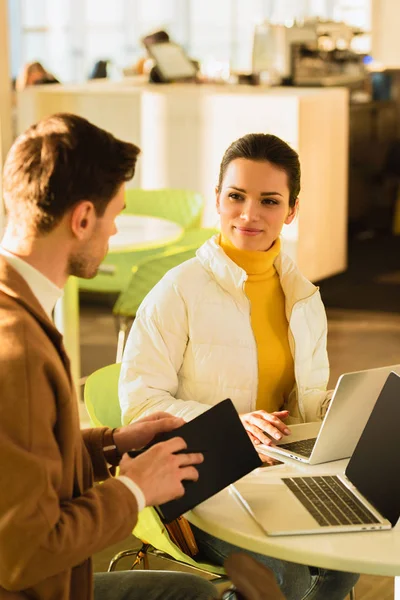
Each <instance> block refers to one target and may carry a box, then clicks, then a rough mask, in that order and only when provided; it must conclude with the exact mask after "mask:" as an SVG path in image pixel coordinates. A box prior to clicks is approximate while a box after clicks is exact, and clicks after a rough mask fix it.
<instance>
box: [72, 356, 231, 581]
mask: <svg viewBox="0 0 400 600" xmlns="http://www.w3.org/2000/svg"><path fill="white" fill-rule="evenodd" d="M120 368H121V365H119V364H115V365H109V366H107V367H104V368H102V369H99V370H98V371H95V372H94V373H92V374H91V375H89V377H88V379H87V381H86V385H85V390H84V399H85V405H86V409H87V411H88V413H89V417H90V421H91V424H92V425H93V426H96V427H102V426H103V427H104V426H107V427H112V428H114V427H119V426H120V425H121V410H120V406H119V401H118V380H119V373H120ZM133 534H134V535H135V536H136V537H137V538H139V539H140V540H142V546H141V548H140V549H139V550H124V551H123V552H120V553H118V554H117V555H116V556H115V557H114V558H113V559H112V561H111V563H110V565H109V568H108V570H109V571H113V570H115V568H116V565H117V563H118V561H119V560H120V559H121V558H124V557H126V556H134V557H135V560H134V562H133V565H132V568H134V567H135V566H137V565H138V564H140V562H142V561H143V563H144V567H145V568H146V569H148V568H149V566H148V555H151V554H153V555H156V556H160V557H162V558H165V559H167V560H173V561H175V562H178V563H180V564H183V565H185V566H190V567H192V568H194V569H197V570H200V571H205V572H207V573H212V574H214V575H217V576H218V579H219V578H220V577H221V576H223V575H224V574H225V571H224V569H223V568H222V567H218V566H216V565H212V564H210V563H207V562H197V561H196V560H194V559H193V558H191V557H189V556H187V555H186V554H184V553H183V552H182V551H181V550H180V549H179V548H178V546H176V545H175V544H174V543H173V542H172V540H171V538H170V537H169V535H168V532H167V530H166V529H165V526H164V525H163V523H162V521H161V519H160V517H159V516H158V513H157V512H156V510H155V509H154V508H151V507H147V508H145V509H144V510H143V511H142V512H141V513H140V514H139V519H138V522H137V524H136V527H135V529H134V530H133ZM143 540H146V541H143Z"/></svg>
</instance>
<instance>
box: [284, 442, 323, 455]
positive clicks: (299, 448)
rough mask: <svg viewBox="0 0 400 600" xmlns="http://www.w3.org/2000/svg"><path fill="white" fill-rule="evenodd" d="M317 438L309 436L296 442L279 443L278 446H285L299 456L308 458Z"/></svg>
mask: <svg viewBox="0 0 400 600" xmlns="http://www.w3.org/2000/svg"><path fill="white" fill-rule="evenodd" d="M316 441H317V438H310V439H308V440H299V441H297V442H289V443H288V444H279V446H278V448H285V450H290V451H291V452H296V454H300V456H306V457H307V458H309V457H310V456H311V453H312V451H313V448H314V446H315V442H316Z"/></svg>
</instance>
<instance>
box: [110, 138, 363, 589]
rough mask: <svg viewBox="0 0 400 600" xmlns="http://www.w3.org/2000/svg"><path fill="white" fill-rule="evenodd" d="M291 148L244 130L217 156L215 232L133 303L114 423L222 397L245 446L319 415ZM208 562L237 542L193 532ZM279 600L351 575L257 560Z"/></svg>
mask: <svg viewBox="0 0 400 600" xmlns="http://www.w3.org/2000/svg"><path fill="white" fill-rule="evenodd" d="M299 192H300V164H299V158H298V155H297V153H296V152H295V151H294V150H292V149H291V148H290V147H289V146H288V145H287V144H286V143H285V142H283V141H282V140H280V139H279V138H277V137H276V136H273V135H268V134H249V135H246V136H244V137H242V138H240V139H239V140H237V141H236V142H234V143H233V144H232V145H231V146H230V147H229V148H228V150H227V151H226V152H225V155H224V157H223V159H222V163H221V168H220V174H219V180H218V185H217V187H216V204H217V210H218V213H219V215H220V222H221V235H220V236H216V237H214V238H212V239H210V240H208V241H207V242H206V243H205V244H204V245H203V246H202V247H201V248H200V249H199V250H198V252H197V255H196V258H194V259H192V260H189V261H187V262H185V263H183V264H182V265H180V266H178V267H176V268H175V269H172V270H171V271H170V272H169V273H167V274H166V275H165V277H164V278H163V279H162V280H161V281H160V282H159V283H158V284H157V285H156V286H155V288H154V289H153V290H152V291H151V292H150V294H149V295H148V296H147V298H146V299H145V300H144V301H143V303H142V306H141V307H140V309H139V311H138V314H137V317H136V320H135V322H134V324H133V327H132V330H131V332H130V335H129V338H128V341H127V345H126V349H125V353H124V359H123V363H122V368H121V379H120V402H121V408H122V413H123V418H124V422H130V421H132V420H133V419H136V418H138V417H139V416H144V415H147V414H150V413H151V412H153V411H155V410H164V411H168V412H170V413H172V414H174V415H177V416H180V417H183V418H184V419H186V420H190V419H192V418H193V417H195V416H197V415H198V414H200V413H202V412H203V411H204V410H207V408H209V406H210V405H213V404H216V403H217V402H219V401H221V400H223V399H224V398H227V397H229V398H231V399H232V401H233V402H234V404H235V406H236V409H237V411H238V413H239V415H240V417H241V419H242V422H243V425H244V427H245V428H246V430H247V431H248V433H249V435H250V437H251V439H252V440H253V442H254V444H255V445H256V446H257V445H258V444H260V443H261V442H262V443H264V444H267V445H269V444H271V440H272V439H276V440H279V439H281V438H282V437H283V436H285V435H288V434H289V433H290V429H289V427H288V424H289V423H299V422H307V421H315V420H318V419H321V418H322V417H323V416H324V414H325V411H326V408H327V405H328V403H329V395H328V393H327V392H326V386H327V383H328V377H329V365H328V357H327V352H326V335H327V324H326V316H325V310H324V307H323V304H322V301H321V298H320V294H319V291H318V289H317V288H316V287H315V286H314V285H312V284H311V283H310V282H309V281H308V280H306V279H305V278H304V277H303V276H302V275H301V273H300V272H299V271H298V269H297V268H296V266H295V265H294V263H293V262H292V261H291V260H290V259H289V258H288V257H287V256H286V255H285V254H283V253H282V252H281V242H280V239H279V236H280V233H281V230H282V227H283V225H284V224H287V225H288V224H290V223H291V222H292V221H293V219H294V217H295V215H296V212H297V209H298V203H299V200H298V195H299ZM193 529H194V533H195V537H196V540H197V542H198V545H199V547H200V549H201V550H202V551H203V552H204V554H206V555H207V556H208V558H209V559H210V560H212V561H214V562H217V563H219V564H222V561H223V558H224V557H225V556H227V555H228V554H230V553H231V552H232V549H236V548H234V547H233V546H231V545H229V544H226V543H225V542H222V541H221V540H218V539H217V538H214V537H213V536H210V535H208V534H206V533H204V532H202V531H200V530H199V529H197V528H193ZM257 558H258V559H259V560H261V562H263V563H264V564H266V565H268V566H270V567H271V568H272V569H273V571H274V573H275V575H276V577H277V580H278V583H279V584H280V586H281V588H282V591H283V592H284V594H285V596H286V597H287V598H288V599H291V598H293V599H294V598H295V599H296V600H297V599H299V598H303V597H307V598H309V599H311V598H312V599H317V598H318V599H320V598H321V599H322V598H323V599H324V600H330V599H332V600H336V599H338V600H341V599H342V598H344V597H345V596H346V594H347V593H348V591H349V590H350V589H351V587H352V586H353V585H354V583H355V581H356V580H357V576H356V575H352V574H344V573H338V572H333V571H326V570H318V569H312V568H309V567H306V566H302V565H295V564H293V563H288V562H286V561H281V560H276V559H271V558H268V557H264V556H259V555H258V556H257Z"/></svg>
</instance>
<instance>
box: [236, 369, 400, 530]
mask: <svg viewBox="0 0 400 600" xmlns="http://www.w3.org/2000/svg"><path fill="white" fill-rule="evenodd" d="M399 422H400V377H399V375H397V374H396V373H391V374H390V375H389V376H388V378H387V381H386V383H385V385H384V386H383V389H382V391H381V393H380V394H379V397H378V400H377V401H376V404H375V406H374V409H373V410H372V413H371V416H370V418H369V419H368V422H367V424H366V426H365V429H364V431H363V432H362V435H361V437H360V440H359V442H358V444H357V446H356V448H355V450H354V453H353V456H352V457H351V459H350V461H349V463H348V465H347V468H346V471H345V473H344V475H323V474H322V475H318V476H295V477H282V478H277V479H276V480H274V482H273V483H270V484H268V485H259V484H254V483H252V484H251V483H246V479H244V480H242V481H240V482H238V483H237V484H235V485H234V486H231V489H232V492H233V493H234V495H235V496H236V497H237V498H238V500H239V501H240V503H241V504H242V506H243V507H244V508H245V509H246V510H247V512H248V513H249V514H250V515H251V516H252V517H253V518H254V519H255V521H256V522H257V523H258V524H259V525H260V526H261V528H262V529H263V530H264V532H265V533H266V534H267V535H269V536H283V535H297V534H309V533H336V532H338V533H342V532H354V531H372V530H373V531H375V530H381V529H390V528H391V527H394V525H395V524H396V522H397V520H398V518H399V516H400V446H399V440H398V436H399V434H398V431H399Z"/></svg>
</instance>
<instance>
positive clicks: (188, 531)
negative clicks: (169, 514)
mask: <svg viewBox="0 0 400 600" xmlns="http://www.w3.org/2000/svg"><path fill="white" fill-rule="evenodd" d="M164 526H165V528H166V530H167V531H168V533H169V536H170V538H171V540H172V541H173V542H174V544H175V545H176V546H178V548H179V549H180V550H181V551H182V552H184V553H185V554H187V555H188V556H190V557H192V558H193V556H196V554H198V553H199V549H198V547H197V543H196V540H195V538H194V535H193V531H192V528H191V527H190V523H189V521H188V520H187V519H185V517H178V518H177V519H175V520H174V521H171V523H168V524H167V523H164Z"/></svg>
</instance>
